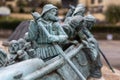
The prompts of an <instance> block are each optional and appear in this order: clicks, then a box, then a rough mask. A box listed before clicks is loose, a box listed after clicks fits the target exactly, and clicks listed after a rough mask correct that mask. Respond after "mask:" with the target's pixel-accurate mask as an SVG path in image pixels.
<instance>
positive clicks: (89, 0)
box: [0, 0, 120, 12]
mask: <svg viewBox="0 0 120 80" xmlns="http://www.w3.org/2000/svg"><path fill="white" fill-rule="evenodd" d="M18 1H19V2H20V1H22V2H24V3H25V2H28V4H27V5H28V6H29V5H30V4H31V2H32V4H33V5H32V6H34V4H35V6H38V7H39V4H40V5H42V2H46V3H53V4H62V5H63V7H64V6H65V7H67V6H69V4H72V5H74V6H75V5H77V4H79V3H82V4H84V5H85V6H86V8H87V9H88V10H90V11H92V12H102V11H104V10H106V8H107V6H108V5H110V4H116V5H120V0H0V5H7V6H11V7H16V6H18V5H17V2H18Z"/></svg>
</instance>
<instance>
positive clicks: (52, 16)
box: [43, 9, 59, 22]
mask: <svg viewBox="0 0 120 80" xmlns="http://www.w3.org/2000/svg"><path fill="white" fill-rule="evenodd" d="M57 13H58V11H57V9H51V10H49V11H47V12H46V13H45V14H44V16H43V18H44V19H45V20H50V21H55V22H56V21H58V20H59V19H58V17H57Z"/></svg>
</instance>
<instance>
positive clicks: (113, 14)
mask: <svg viewBox="0 0 120 80" xmlns="http://www.w3.org/2000/svg"><path fill="white" fill-rule="evenodd" d="M47 3H52V4H54V5H55V6H57V7H58V8H59V13H58V14H59V17H60V18H61V19H62V18H64V16H65V15H66V13H67V11H68V10H69V5H70V4H71V5H74V6H76V5H77V4H79V3H82V4H84V5H85V7H86V11H87V12H90V13H91V14H92V15H94V16H95V17H96V19H97V22H96V25H95V27H93V28H92V30H91V32H92V33H93V34H94V36H95V38H96V39H97V40H98V42H99V43H100V47H101V49H102V50H103V52H104V53H105V55H106V56H107V57H108V60H109V61H110V62H111V64H112V66H114V67H116V68H118V69H120V62H119V60H120V36H119V35H120V0H0V41H1V44H2V41H4V40H7V39H8V38H9V37H10V36H11V35H12V33H13V32H14V31H15V29H16V28H17V26H18V25H19V24H20V23H21V22H22V21H25V20H30V19H32V16H31V14H30V13H31V12H34V11H37V12H41V10H42V7H43V6H44V5H45V4H47ZM21 29H22V28H21ZM16 35H17V33H16Z"/></svg>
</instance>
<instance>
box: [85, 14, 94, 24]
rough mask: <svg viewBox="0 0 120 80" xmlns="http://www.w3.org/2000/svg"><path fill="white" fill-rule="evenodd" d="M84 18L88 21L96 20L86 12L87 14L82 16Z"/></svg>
mask: <svg viewBox="0 0 120 80" xmlns="http://www.w3.org/2000/svg"><path fill="white" fill-rule="evenodd" d="M84 20H86V21H90V22H94V23H95V22H96V19H95V17H94V16H92V15H91V14H88V15H87V16H85V17H84Z"/></svg>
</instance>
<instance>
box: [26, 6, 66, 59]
mask: <svg viewBox="0 0 120 80" xmlns="http://www.w3.org/2000/svg"><path fill="white" fill-rule="evenodd" d="M57 12H58V10H57V7H55V6H53V5H52V4H46V5H45V6H44V7H43V11H42V13H41V15H39V14H38V13H33V17H34V20H31V21H30V25H29V31H28V40H29V41H35V42H36V43H37V48H36V49H35V53H36V57H38V58H41V59H43V60H45V61H46V60H49V59H51V58H53V57H55V56H57V55H59V54H60V52H59V49H57V48H56V47H55V45H58V43H60V42H64V41H65V40H66V39H67V35H66V33H65V32H64V31H63V29H62V27H61V26H60V24H59V19H58V17H57Z"/></svg>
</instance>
